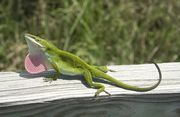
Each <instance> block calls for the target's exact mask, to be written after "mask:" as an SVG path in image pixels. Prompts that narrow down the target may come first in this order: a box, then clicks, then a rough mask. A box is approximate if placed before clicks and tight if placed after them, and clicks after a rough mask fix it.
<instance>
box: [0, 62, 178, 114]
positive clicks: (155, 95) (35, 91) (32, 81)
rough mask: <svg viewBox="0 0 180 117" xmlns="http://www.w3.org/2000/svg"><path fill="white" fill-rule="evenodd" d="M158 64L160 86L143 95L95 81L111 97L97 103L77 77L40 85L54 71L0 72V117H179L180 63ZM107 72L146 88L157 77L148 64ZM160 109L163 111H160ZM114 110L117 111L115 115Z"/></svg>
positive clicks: (117, 66) (99, 98)
mask: <svg viewBox="0 0 180 117" xmlns="http://www.w3.org/2000/svg"><path fill="white" fill-rule="evenodd" d="M158 65H159V67H160V69H161V71H162V82H161V84H160V85H159V86H158V87H157V88H156V89H154V90H152V91H149V92H143V93H142V92H134V91H128V90H125V89H122V88H119V87H116V86H114V85H111V84H109V83H108V82H104V81H100V80H97V79H95V80H96V81H100V82H103V83H105V86H106V90H107V91H108V92H110V93H111V94H112V96H110V97H109V96H106V94H105V93H102V94H101V96H100V97H98V98H94V97H93V96H94V93H95V92H96V89H92V88H89V87H88V86H87V84H86V83H85V82H84V81H83V77H82V76H73V77H72V76H71V77H70V76H60V77H59V79H58V80H57V81H54V82H52V83H49V82H44V81H43V78H44V77H47V76H50V75H52V74H54V72H53V71H48V72H46V73H43V74H39V75H30V74H28V73H26V72H21V73H16V72H0V116H7V115H8V116H12V117H13V116H32V115H33V117H34V116H39V115H43V116H47V117H49V116H61V117H63V116H64V117H65V116H68V117H70V116H74V115H76V116H78V117H81V116H83V114H82V113H85V114H87V115H92V116H98V115H99V116H103V117H104V116H105V117H106V115H104V114H103V113H105V112H106V113H108V112H109V111H111V112H110V113H111V114H112V113H121V114H124V116H127V117H130V116H131V114H132V113H129V115H127V114H128V113H126V110H127V111H128V110H131V111H132V112H134V113H136V114H137V117H138V115H139V114H138V113H137V112H136V111H137V110H138V109H139V110H140V109H144V111H143V112H144V113H145V112H146V111H147V110H146V109H151V110H158V109H160V111H162V112H164V113H163V114H162V113H161V114H162V117H168V114H169V113H171V115H173V116H171V117H176V116H177V117H178V116H180V63H178V62H177V63H160V64H158ZM109 68H110V69H112V70H115V71H117V72H108V73H107V74H109V75H111V76H113V77H115V78H117V79H119V80H121V81H123V82H125V83H128V84H131V85H136V86H140V87H147V86H150V85H153V84H154V83H156V82H157V79H158V72H157V69H156V68H155V66H154V65H153V64H141V65H113V66H109ZM157 104H159V105H160V106H159V107H158V106H157ZM137 105H138V106H137ZM161 106H163V108H160V107H161ZM108 107H109V108H112V110H109V109H108ZM145 107H146V109H145ZM78 108H79V109H78ZM94 109H96V110H94ZM117 109H120V110H119V112H117V111H116V110H117ZM168 109H169V110H168ZM87 110H88V111H87ZM97 112H98V113H97ZM147 112H148V111H147ZM73 114H74V115H73ZM157 115H158V114H157ZM133 117H136V116H133ZM146 117H148V116H146ZM158 117H159V116H158Z"/></svg>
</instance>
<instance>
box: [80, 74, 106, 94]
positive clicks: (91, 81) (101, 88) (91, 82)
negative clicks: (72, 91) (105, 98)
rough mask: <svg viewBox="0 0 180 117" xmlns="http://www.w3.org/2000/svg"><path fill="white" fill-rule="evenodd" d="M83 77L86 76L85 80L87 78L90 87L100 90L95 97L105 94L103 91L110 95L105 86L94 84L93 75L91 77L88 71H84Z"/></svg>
mask: <svg viewBox="0 0 180 117" xmlns="http://www.w3.org/2000/svg"><path fill="white" fill-rule="evenodd" d="M83 75H84V78H85V80H86V82H87V83H88V85H89V86H90V87H92V88H96V89H98V90H97V91H96V93H95V95H94V96H95V97H97V96H99V94H100V93H101V92H103V91H104V92H105V93H106V94H108V95H110V93H108V92H107V91H105V87H104V85H103V84H101V83H96V82H93V80H92V75H91V73H90V72H89V71H88V70H84V72H83Z"/></svg>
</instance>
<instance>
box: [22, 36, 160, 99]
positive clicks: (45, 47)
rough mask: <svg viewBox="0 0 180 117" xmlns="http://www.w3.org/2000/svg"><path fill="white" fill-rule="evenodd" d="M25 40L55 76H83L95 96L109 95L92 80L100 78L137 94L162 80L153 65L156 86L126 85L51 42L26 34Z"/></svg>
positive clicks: (105, 70) (101, 67)
mask: <svg viewBox="0 0 180 117" xmlns="http://www.w3.org/2000/svg"><path fill="white" fill-rule="evenodd" d="M25 39H26V41H27V42H29V43H32V44H33V45H34V46H35V48H38V49H39V50H38V51H41V52H40V53H41V54H43V56H44V57H43V58H45V59H47V61H48V62H49V63H50V65H51V66H52V68H53V69H54V70H55V71H56V74H57V75H60V74H64V75H69V76H72V75H83V76H84V79H85V81H86V82H87V84H88V85H89V86H90V87H92V88H96V89H97V92H96V93H95V96H98V95H99V94H100V93H101V92H105V93H107V94H108V95H110V93H108V92H107V91H106V90H105V87H104V85H103V84H101V83H98V82H94V81H93V78H100V79H103V80H106V81H109V82H112V83H114V84H115V85H117V86H119V87H121V88H124V89H127V90H132V91H138V92H145V91H150V90H152V89H154V88H156V87H157V86H158V85H159V84H160V82H161V79H162V78H161V77H162V75H161V71H160V68H159V67H158V65H157V64H156V63H154V64H155V66H156V68H157V70H158V72H159V80H158V82H157V83H156V84H154V85H153V86H150V87H145V88H140V87H137V86H132V85H128V84H125V83H123V82H122V81H120V80H117V79H115V78H113V77H111V76H109V75H108V74H106V73H105V72H107V71H109V69H108V68H107V67H106V66H93V65H89V64H87V63H86V62H85V61H84V60H82V59H81V58H80V57H78V56H76V55H74V54H72V53H70V52H67V51H63V50H60V49H58V48H57V47H56V46H54V45H53V44H52V43H51V42H49V41H47V40H45V39H42V38H40V37H38V36H35V35H31V34H26V35H25ZM35 51H37V50H35ZM57 78H58V76H56V78H55V79H57Z"/></svg>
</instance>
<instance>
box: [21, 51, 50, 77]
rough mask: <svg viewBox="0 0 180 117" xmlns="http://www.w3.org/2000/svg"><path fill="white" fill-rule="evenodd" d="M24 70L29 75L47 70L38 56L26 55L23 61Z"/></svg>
mask: <svg viewBox="0 0 180 117" xmlns="http://www.w3.org/2000/svg"><path fill="white" fill-rule="evenodd" d="M24 65H25V69H26V71H27V72H28V73H30V74H37V73H41V72H44V71H46V70H47V67H46V65H45V64H44V62H43V59H42V58H41V56H39V55H30V54H28V55H27V56H26V58H25V61H24Z"/></svg>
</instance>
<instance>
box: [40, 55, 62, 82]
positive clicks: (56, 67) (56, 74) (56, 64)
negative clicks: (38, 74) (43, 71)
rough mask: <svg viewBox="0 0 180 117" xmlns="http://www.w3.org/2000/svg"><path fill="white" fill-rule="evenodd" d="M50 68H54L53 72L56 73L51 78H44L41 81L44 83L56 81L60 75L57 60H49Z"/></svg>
mask: <svg viewBox="0 0 180 117" xmlns="http://www.w3.org/2000/svg"><path fill="white" fill-rule="evenodd" d="M49 61H50V63H51V65H52V67H53V68H54V70H55V71H56V73H55V74H54V75H53V76H52V77H48V78H44V79H43V80H44V81H45V82H52V81H55V80H57V79H58V77H59V75H60V74H61V73H60V66H59V65H60V61H58V59H55V58H51V59H49Z"/></svg>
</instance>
